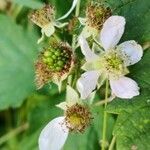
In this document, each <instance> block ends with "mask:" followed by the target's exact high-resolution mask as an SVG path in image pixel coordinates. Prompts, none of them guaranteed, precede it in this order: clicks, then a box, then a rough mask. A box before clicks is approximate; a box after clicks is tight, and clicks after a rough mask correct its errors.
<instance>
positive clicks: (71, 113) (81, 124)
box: [65, 104, 92, 132]
mask: <svg viewBox="0 0 150 150" xmlns="http://www.w3.org/2000/svg"><path fill="white" fill-rule="evenodd" d="M65 116H66V117H65V122H66V125H67V127H68V128H69V130H70V131H76V132H83V131H84V130H85V128H86V127H87V126H88V125H89V124H90V121H91V119H92V118H91V113H90V112H89V110H88V108H87V107H84V106H82V105H80V104H75V105H73V106H71V107H68V109H67V110H66V112H65Z"/></svg>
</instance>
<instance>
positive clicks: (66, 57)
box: [42, 47, 72, 72]
mask: <svg viewBox="0 0 150 150" xmlns="http://www.w3.org/2000/svg"><path fill="white" fill-rule="evenodd" d="M71 59H72V56H71V51H70V50H68V49H67V48H65V47H57V48H53V47H50V48H47V49H46V50H45V51H44V52H43V54H42V60H43V62H44V63H45V64H46V65H47V67H48V68H49V69H50V70H51V71H53V72H60V71H62V70H65V69H67V68H68V67H70V63H71V62H70V61H71ZM68 65H69V66H68Z"/></svg>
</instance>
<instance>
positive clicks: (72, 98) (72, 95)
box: [66, 85, 79, 105]
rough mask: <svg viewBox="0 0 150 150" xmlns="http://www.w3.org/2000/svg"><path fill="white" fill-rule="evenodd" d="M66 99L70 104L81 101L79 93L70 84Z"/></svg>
mask: <svg viewBox="0 0 150 150" xmlns="http://www.w3.org/2000/svg"><path fill="white" fill-rule="evenodd" d="M66 101H67V103H68V104H69V105H73V104H75V103H77V102H78V101H79V95H78V93H77V92H76V91H75V90H74V89H73V88H72V87H71V86H69V85H68V86H67V94H66Z"/></svg>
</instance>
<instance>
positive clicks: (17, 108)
mask: <svg viewBox="0 0 150 150" xmlns="http://www.w3.org/2000/svg"><path fill="white" fill-rule="evenodd" d="M97 1H98V0H97ZM48 2H50V3H51V4H53V5H54V6H55V7H56V10H57V15H56V16H57V17H59V16H62V15H63V14H64V13H65V12H67V10H68V9H69V8H70V6H71V3H72V1H71V0H43V1H40V0H39V1H38V0H0V150H38V137H39V134H40V131H41V129H42V128H43V127H44V126H45V125H46V124H47V123H48V122H49V121H50V120H51V119H53V118H55V117H57V116H59V115H63V112H62V111H61V110H60V109H58V108H56V107H55V105H56V104H58V103H59V102H61V101H63V100H65V90H64V91H63V92H62V93H61V94H59V93H58V89H57V86H56V85H54V84H49V85H46V86H44V88H42V89H41V90H38V91H37V90H36V88H35V84H34V76H35V74H34V63H35V60H36V58H37V56H38V53H39V51H40V50H41V49H42V46H43V45H37V40H38V38H39V37H40V35H41V33H40V29H39V28H38V27H37V26H35V25H33V24H32V23H31V21H30V20H28V14H29V12H31V11H32V10H33V9H38V8H41V7H42V6H43V5H44V3H48ZM86 2H87V1H86V0H82V1H81V10H82V11H81V14H82V15H84V13H85V7H86ZM105 3H106V4H107V5H108V6H109V7H110V8H111V9H112V12H113V14H120V15H123V16H125V17H126V19H127V25H126V32H125V34H124V36H123V38H122V41H124V40H131V39H134V40H137V41H138V42H140V44H142V45H143V44H144V43H145V42H147V41H150V28H149V27H150V15H149V14H150V9H149V8H150V2H149V0H144V1H143V2H141V0H134V1H131V0H107V1H106V2H105ZM73 13H74V12H73ZM73 13H72V14H71V15H70V16H69V17H70V18H71V17H72V16H73ZM63 32H65V31H60V33H59V34H61V33H63ZM68 36H70V35H67V34H64V35H63V36H61V38H62V40H64V41H67V39H69V38H68ZM68 41H69V42H71V41H70V40H68ZM149 58H150V53H149V51H148V50H147V51H146V53H145V56H144V59H143V61H142V62H141V63H140V64H139V66H137V67H136V66H135V67H132V68H131V69H132V70H133V73H132V74H131V76H132V77H133V78H134V79H136V80H138V81H139V82H138V83H139V84H140V86H142V90H143V89H144V90H143V91H144V92H143V94H142V96H141V97H138V98H137V99H135V100H133V102H132V103H131V102H130V103H127V102H126V101H120V100H116V101H115V102H113V103H111V104H110V105H109V106H108V109H107V111H108V112H111V113H113V114H109V119H108V122H107V123H108V129H107V140H108V144H109V143H110V142H111V139H112V133H113V134H115V135H117V136H118V139H119V140H118V142H117V146H116V148H117V149H118V150H128V149H129V150H131V147H132V146H133V145H134V143H135V144H137V145H138V143H139V141H141V143H139V145H138V146H139V147H140V149H138V150H148V149H150V146H149V144H148V143H147V142H149V140H150V136H149V135H147V133H150V132H149V131H150V128H149V124H148V125H146V126H144V127H142V129H140V128H138V127H137V129H136V131H135V130H134V127H135V126H134V124H135V125H136V124H138V125H140V123H141V122H136V121H138V119H137V118H138V117H139V116H140V115H139V114H136V113H137V112H140V114H143V116H144V117H145V120H146V119H148V120H149V119H150V114H149V112H148V111H149V110H148V108H149V107H148V106H150V103H149V102H148V101H147V100H148V99H150V97H149V92H150V91H149V85H150V73H148V72H147V68H148V66H149V65H150V63H149ZM141 68H143V71H141ZM139 76H140V77H139ZM99 94H100V92H99V93H98V94H97V96H96V98H95V101H98V100H100V99H101V97H100V95H99ZM101 94H103V91H101ZM143 95H144V96H143ZM139 106H140V108H143V107H146V109H145V110H143V109H142V110H140V109H139ZM125 107H126V108H127V109H125ZM91 109H92V110H91V111H92V113H93V116H94V119H93V121H92V123H91V126H90V127H89V128H88V129H87V130H86V132H85V133H84V134H80V133H79V134H75V133H71V134H70V135H69V138H68V140H67V142H66V144H65V146H64V150H98V149H100V140H101V138H102V124H103V111H104V110H103V107H102V106H94V107H92V108H91ZM124 109H125V111H124ZM137 110H138V111H137ZM133 111H134V113H133ZM135 112H136V113H135ZM120 113H121V115H120V116H119V117H120V118H119V119H120V120H117V123H116V127H115V130H114V132H113V128H114V125H115V121H116V118H117V115H116V114H120ZM131 114H133V116H131ZM128 116H130V117H131V118H130V119H131V120H132V119H133V122H128V121H127V120H128ZM126 117H127V118H126ZM140 117H141V116H140ZM144 117H143V118H144ZM143 118H142V120H143ZM123 119H125V120H126V122H125V121H124V120H123ZM134 119H135V120H134ZM120 123H121V125H120ZM124 123H126V124H124ZM130 123H131V124H130ZM132 125H133V126H132ZM120 126H124V127H125V128H124V129H125V130H124V129H123V128H122V129H121V127H120ZM128 127H129V130H128V131H126V130H127V129H128ZM130 131H131V133H130ZM143 133H144V136H142V137H140V138H137V137H138V136H140V134H143ZM126 137H128V138H126ZM135 137H136V138H137V139H136V141H134V140H133V139H134V138H135ZM141 138H143V139H141ZM129 139H130V140H129ZM122 141H124V142H122ZM132 141H133V142H132ZM106 145H107V144H106ZM140 145H141V146H140Z"/></svg>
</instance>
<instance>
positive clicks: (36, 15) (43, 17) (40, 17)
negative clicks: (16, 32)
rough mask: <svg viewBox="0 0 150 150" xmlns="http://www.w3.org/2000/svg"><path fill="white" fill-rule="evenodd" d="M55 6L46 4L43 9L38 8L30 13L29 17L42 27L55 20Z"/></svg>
mask: <svg viewBox="0 0 150 150" xmlns="http://www.w3.org/2000/svg"><path fill="white" fill-rule="evenodd" d="M54 13H55V11H54V8H53V7H52V6H51V5H46V6H45V7H43V8H42V9H39V10H36V11H34V12H32V13H31V14H30V15H29V18H30V19H31V21H32V22H34V23H35V24H37V25H38V26H40V27H41V28H42V27H44V26H45V25H47V24H49V23H51V22H53V20H54V18H55V16H54Z"/></svg>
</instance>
